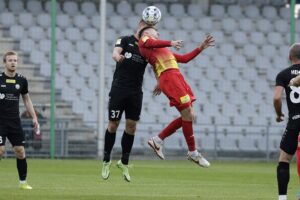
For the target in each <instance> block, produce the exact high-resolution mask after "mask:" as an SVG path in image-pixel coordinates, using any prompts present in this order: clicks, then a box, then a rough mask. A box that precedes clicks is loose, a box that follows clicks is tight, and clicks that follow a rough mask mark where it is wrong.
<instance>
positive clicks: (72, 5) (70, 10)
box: [62, 1, 80, 16]
mask: <svg viewBox="0 0 300 200" xmlns="http://www.w3.org/2000/svg"><path fill="white" fill-rule="evenodd" d="M62 7H63V10H64V12H65V13H66V14H67V15H69V16H76V15H78V14H80V12H79V9H78V4H77V2H74V1H64V2H63V5H62Z"/></svg>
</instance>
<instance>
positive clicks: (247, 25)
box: [238, 18, 254, 33]
mask: <svg viewBox="0 0 300 200" xmlns="http://www.w3.org/2000/svg"><path fill="white" fill-rule="evenodd" d="M238 24H239V27H240V30H241V31H244V32H247V33H248V32H252V31H253V30H254V24H253V21H252V20H251V19H248V18H242V19H239V20H238Z"/></svg>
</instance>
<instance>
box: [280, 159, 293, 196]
mask: <svg viewBox="0 0 300 200" xmlns="http://www.w3.org/2000/svg"><path fill="white" fill-rule="evenodd" d="M289 180H290V164H289V163H287V162H279V163H278V166H277V183H278V193H279V195H286V194H287V186H288V183H289Z"/></svg>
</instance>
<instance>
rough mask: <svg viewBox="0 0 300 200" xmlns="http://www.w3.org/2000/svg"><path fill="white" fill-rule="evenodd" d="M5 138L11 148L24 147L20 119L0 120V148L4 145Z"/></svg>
mask: <svg viewBox="0 0 300 200" xmlns="http://www.w3.org/2000/svg"><path fill="white" fill-rule="evenodd" d="M6 138H7V139H8V140H9V141H10V143H11V144H12V146H24V145H25V137H24V133H23V129H22V125H21V120H20V118H14V119H3V118H1V119H0V146H3V145H5V142H6Z"/></svg>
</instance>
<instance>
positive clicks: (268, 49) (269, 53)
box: [261, 44, 278, 58]
mask: <svg viewBox="0 0 300 200" xmlns="http://www.w3.org/2000/svg"><path fill="white" fill-rule="evenodd" d="M261 52H262V55H263V56H266V57H269V58H274V55H278V53H277V51H276V47H275V46H274V45H269V44H266V45H264V46H262V48H261Z"/></svg>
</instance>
